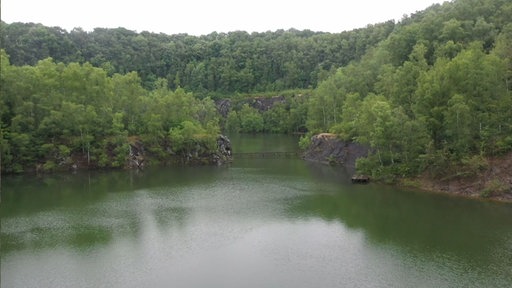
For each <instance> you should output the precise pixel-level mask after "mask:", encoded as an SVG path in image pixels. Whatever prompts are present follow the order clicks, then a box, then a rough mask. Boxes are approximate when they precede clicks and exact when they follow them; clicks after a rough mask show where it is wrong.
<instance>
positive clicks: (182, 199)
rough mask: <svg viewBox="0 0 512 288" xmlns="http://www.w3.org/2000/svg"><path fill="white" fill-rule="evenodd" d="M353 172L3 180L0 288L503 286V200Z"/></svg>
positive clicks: (247, 162)
mask: <svg viewBox="0 0 512 288" xmlns="http://www.w3.org/2000/svg"><path fill="white" fill-rule="evenodd" d="M231 138H232V144H233V148H234V152H235V153H237V152H238V153H240V152H257V151H294V150H295V149H296V143H297V142H296V141H297V138H295V137H291V136H280V135H257V136H254V135H234V136H232V137H231ZM350 176H351V175H348V174H347V173H346V172H345V171H344V169H343V168H342V167H330V166H323V165H318V164H313V163H308V162H305V161H303V160H301V159H294V158H292V159H238V160H237V159H235V161H234V162H233V163H232V164H231V165H228V166H221V167H174V168H172V167H165V168H151V169H146V170H144V171H103V172H101V171H96V172H81V173H76V174H71V173H69V174H54V175H47V176H44V177H35V176H3V177H2V203H1V239H0V240H1V287H3V288H8V287H210V288H211V287H219V288H220V287H223V288H227V287H259V288H261V287H293V288H299V287H510V284H511V283H512V205H510V204H502V203H493V202H485V201H476V200H469V199H461V198H454V197H449V196H445V195H438V194H428V193H420V192H414V191H407V190H400V189H397V188H394V187H389V186H382V185H377V184H372V183H371V184H368V185H353V184H351V183H350Z"/></svg>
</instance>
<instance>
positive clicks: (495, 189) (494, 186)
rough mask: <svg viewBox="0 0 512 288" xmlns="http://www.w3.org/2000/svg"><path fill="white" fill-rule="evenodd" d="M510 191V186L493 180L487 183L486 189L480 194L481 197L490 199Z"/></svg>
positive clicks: (498, 180)
mask: <svg viewBox="0 0 512 288" xmlns="http://www.w3.org/2000/svg"><path fill="white" fill-rule="evenodd" d="M510 191H511V189H510V186H507V184H506V183H505V182H503V181H501V180H500V179H492V180H491V181H489V182H487V184H486V185H485V188H484V189H483V190H482V191H481V192H480V197H482V198H489V197H491V196H498V195H501V194H504V193H506V192H510Z"/></svg>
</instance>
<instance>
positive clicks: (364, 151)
mask: <svg viewBox="0 0 512 288" xmlns="http://www.w3.org/2000/svg"><path fill="white" fill-rule="evenodd" d="M369 151H370V150H369V148H368V147H365V146H363V145H361V144H358V143H353V142H348V141H343V140H341V139H339V138H337V137H336V135H335V134H330V133H321V134H318V135H314V136H313V137H312V138H311V145H310V147H309V148H308V149H307V150H306V151H305V152H304V159H305V160H308V161H314V162H320V163H324V164H335V165H343V166H345V167H346V169H347V171H348V172H349V173H352V174H354V173H355V163H356V160H357V159H358V158H361V157H366V156H367V155H368V153H369ZM486 161H487V165H485V169H483V170H481V171H480V172H479V173H477V174H476V175H470V176H466V177H451V178H450V177H448V178H443V179H440V178H434V177H431V176H429V175H428V174H427V173H425V174H423V175H420V176H418V177H416V178H413V179H402V181H401V182H400V184H399V185H402V186H404V187H408V188H414V189H419V190H422V191H429V192H435V193H446V194H450V195H456V196H463V197H466V198H478V199H490V200H495V201H500V202H512V152H511V153H508V154H506V155H501V156H497V157H490V158H487V159H486Z"/></svg>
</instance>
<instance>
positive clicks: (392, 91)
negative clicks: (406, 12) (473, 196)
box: [307, 0, 512, 176]
mask: <svg viewBox="0 0 512 288" xmlns="http://www.w3.org/2000/svg"><path fill="white" fill-rule="evenodd" d="M511 19H512V3H511V2H510V1H504V0H459V1H453V2H445V3H444V4H443V5H435V6H432V7H431V8H429V9H427V10H425V11H422V12H419V13H417V14H415V15H412V16H411V17H408V18H406V19H403V21H402V23H400V24H399V25H397V26H396V29H395V30H394V31H393V32H392V33H391V34H390V35H389V37H388V38H387V39H386V40H384V41H382V42H380V43H379V44H378V45H376V46H375V47H373V48H371V49H368V51H367V52H366V53H365V55H363V56H362V57H361V59H360V60H358V61H354V62H352V63H351V64H349V65H346V66H344V67H342V68H340V69H338V71H337V72H336V73H335V74H334V75H332V76H330V77H329V78H327V79H326V80H325V81H323V82H321V83H320V84H319V86H318V88H317V89H316V91H315V93H314V94H313V96H312V98H311V99H310V102H309V110H308V111H309V113H308V120H307V124H308V129H309V131H313V132H320V131H327V130H330V131H332V132H335V133H338V134H339V135H340V136H341V137H343V138H346V139H352V140H355V141H358V142H360V143H363V144H367V145H368V146H370V147H371V148H372V151H373V152H374V153H373V154H372V155H371V156H370V157H369V158H368V159H365V160H362V161H360V163H359V168H360V169H361V170H363V171H365V172H367V173H371V174H373V175H374V176H378V175H390V174H394V175H399V176H402V175H405V174H410V173H417V172H421V171H423V170H424V169H427V168H428V169H430V171H432V172H434V173H443V172H444V171H447V170H450V169H452V168H451V167H452V166H456V167H458V168H457V169H458V170H459V171H457V172H456V173H459V174H460V173H462V174H464V173H466V174H467V173H472V171H473V172H474V169H478V167H480V165H484V164H485V163H483V161H482V159H481V158H480V157H482V156H485V155H496V154H500V153H504V152H507V151H510V150H512V109H511V108H512V92H511V88H512V85H511V80H512V79H511V74H512V70H511V68H512V67H511V65H510V63H511V61H512V57H511V56H512V55H511V52H510V51H512V50H511V47H512V37H511V35H512V34H511V27H512V23H511V22H510V20H511ZM468 166H470V167H468ZM466 168H467V169H466ZM457 169H456V170H457ZM445 176H446V175H445Z"/></svg>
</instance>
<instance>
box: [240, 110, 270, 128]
mask: <svg viewBox="0 0 512 288" xmlns="http://www.w3.org/2000/svg"><path fill="white" fill-rule="evenodd" d="M238 117H239V118H240V132H242V133H258V132H262V131H263V128H264V122H263V116H262V115H261V114H260V113H259V112H258V110H256V109H254V108H252V107H250V106H249V104H244V105H243V106H242V109H240V112H238Z"/></svg>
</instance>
